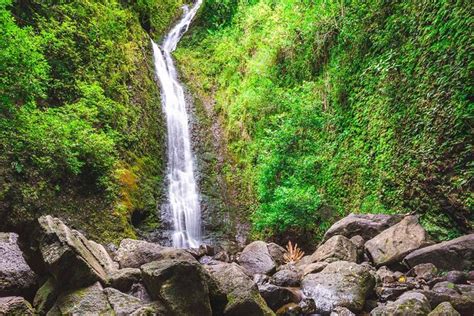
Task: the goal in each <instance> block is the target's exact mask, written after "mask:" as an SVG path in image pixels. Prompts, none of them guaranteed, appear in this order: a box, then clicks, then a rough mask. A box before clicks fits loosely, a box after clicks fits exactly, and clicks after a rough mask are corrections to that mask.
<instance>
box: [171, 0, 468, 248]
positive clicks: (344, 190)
mask: <svg viewBox="0 0 474 316" xmlns="http://www.w3.org/2000/svg"><path fill="white" fill-rule="evenodd" d="M472 13H473V12H472V8H470V6H469V3H468V2H466V1H383V0H380V1H358V0H350V1H344V0H339V1H325V0H317V1H308V0H288V1H275V0H260V1H238V0H227V1H218V0H210V1H207V2H206V3H205V7H204V9H203V12H202V14H201V16H200V20H199V21H198V22H197V23H198V26H197V28H196V30H194V32H192V35H191V36H190V37H188V38H187V39H186V40H183V42H182V44H181V48H180V49H179V50H178V52H177V58H178V61H179V65H181V67H182V69H183V73H184V76H185V78H186V81H187V82H189V85H190V86H191V88H192V90H193V91H194V93H195V95H196V96H197V98H199V99H201V100H204V102H209V101H206V100H215V107H216V111H217V112H218V113H219V116H220V117H221V118H222V121H223V122H224V130H225V136H226V141H227V144H228V146H227V149H228V156H229V157H228V163H227V166H226V167H225V168H224V170H226V178H227V180H228V181H229V183H231V185H232V186H235V187H237V188H238V192H239V193H238V194H237V196H236V197H235V198H236V199H237V200H238V201H237V204H236V205H237V210H236V212H240V213H239V214H240V215H239V216H241V217H242V218H245V215H246V214H252V222H253V231H254V234H255V235H257V236H260V237H261V236H262V235H263V236H265V237H276V238H283V239H284V238H285V236H286V237H288V236H292V235H294V236H293V237H295V236H302V237H301V238H307V237H310V238H314V237H315V236H318V235H319V234H320V233H321V232H324V230H325V229H326V228H327V227H328V225H330V224H331V223H332V222H333V221H334V220H335V219H336V218H338V217H340V216H342V215H345V214H347V213H349V212H374V213H409V212H416V213H418V214H421V216H422V217H421V219H422V223H423V224H424V226H425V227H426V228H427V229H428V231H429V232H430V233H431V234H432V235H433V236H434V237H435V238H437V239H448V238H453V237H455V236H457V235H459V234H460V233H462V232H466V231H470V230H471V229H472V223H473V191H472V187H473V182H472V181H473V179H472V176H473V147H472V145H473V137H472V135H473V114H474V113H473V109H474V108H473V103H472V101H473V94H472V92H473V91H472V87H473V86H472V78H473V58H472V57H473V50H472V48H473V47H472V29H473V26H474V24H473V23H474V18H473V14H472Z"/></svg>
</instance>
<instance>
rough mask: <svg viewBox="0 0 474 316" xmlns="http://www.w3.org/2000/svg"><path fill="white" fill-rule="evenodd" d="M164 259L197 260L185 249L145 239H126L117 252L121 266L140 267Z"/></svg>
mask: <svg viewBox="0 0 474 316" xmlns="http://www.w3.org/2000/svg"><path fill="white" fill-rule="evenodd" d="M163 259H186V260H191V261H195V260H196V259H194V257H193V256H192V255H191V254H190V253H189V252H187V251H186V250H183V249H175V248H171V247H162V246H160V245H159V244H156V243H151V242H147V241H143V240H134V239H128V238H127V239H124V240H122V242H121V243H120V246H119V249H118V250H117V253H116V254H115V260H116V261H117V262H118V263H119V264H120V268H122V269H123V268H140V266H142V265H143V264H145V263H148V262H152V261H155V260H163Z"/></svg>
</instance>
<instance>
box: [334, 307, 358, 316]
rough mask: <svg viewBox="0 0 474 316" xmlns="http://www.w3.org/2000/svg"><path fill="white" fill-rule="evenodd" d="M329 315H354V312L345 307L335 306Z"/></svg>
mask: <svg viewBox="0 0 474 316" xmlns="http://www.w3.org/2000/svg"><path fill="white" fill-rule="evenodd" d="M330 316H355V314H354V313H353V312H351V311H350V310H348V309H347V308H345V307H336V308H335V309H333V311H332V312H331V314H330Z"/></svg>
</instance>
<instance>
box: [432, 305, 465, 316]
mask: <svg viewBox="0 0 474 316" xmlns="http://www.w3.org/2000/svg"><path fill="white" fill-rule="evenodd" d="M428 316H461V314H459V313H458V311H457V310H455V309H454V307H453V305H451V303H449V302H443V303H441V304H439V305H438V306H436V308H435V309H433V311H432V312H431V313H429V314H428Z"/></svg>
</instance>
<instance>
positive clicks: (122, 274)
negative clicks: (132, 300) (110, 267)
mask: <svg viewBox="0 0 474 316" xmlns="http://www.w3.org/2000/svg"><path fill="white" fill-rule="evenodd" d="M141 276H142V272H141V270H140V269H135V268H123V269H119V270H116V271H115V272H113V273H112V274H111V275H110V286H112V287H113V288H116V289H118V290H120V291H122V292H128V291H129V290H130V288H131V287H132V285H133V284H135V283H138V282H140V280H141Z"/></svg>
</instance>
